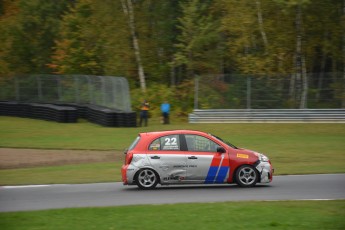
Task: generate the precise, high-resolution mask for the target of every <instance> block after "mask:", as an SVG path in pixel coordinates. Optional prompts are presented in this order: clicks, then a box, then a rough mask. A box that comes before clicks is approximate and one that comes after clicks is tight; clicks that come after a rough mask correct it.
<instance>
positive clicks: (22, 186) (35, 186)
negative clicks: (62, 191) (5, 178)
mask: <svg viewBox="0 0 345 230" xmlns="http://www.w3.org/2000/svg"><path fill="white" fill-rule="evenodd" d="M48 186H51V185H48V184H40V185H18V186H1V187H0V188H4V189H12V188H40V187H48Z"/></svg>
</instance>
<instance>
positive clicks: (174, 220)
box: [0, 200, 345, 230]
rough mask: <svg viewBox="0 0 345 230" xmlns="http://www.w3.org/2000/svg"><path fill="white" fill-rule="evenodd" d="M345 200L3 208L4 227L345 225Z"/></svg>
mask: <svg viewBox="0 0 345 230" xmlns="http://www.w3.org/2000/svg"><path fill="white" fill-rule="evenodd" d="M344 216H345V201H344V200H338V201H276V202H225V203H212V204H173V205H145V206H127V207H107V208H74V209H58V210H48V211H34V212H14V213H0V228H1V229H8V230H10V229H75V230H77V229H186V230H187V229H192V230H195V229H198V230H203V229H207V230H209V229H318V230H319V229H345V219H344Z"/></svg>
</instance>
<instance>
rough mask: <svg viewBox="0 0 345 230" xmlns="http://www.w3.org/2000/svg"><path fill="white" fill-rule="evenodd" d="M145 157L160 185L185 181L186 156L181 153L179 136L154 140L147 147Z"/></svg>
mask: <svg viewBox="0 0 345 230" xmlns="http://www.w3.org/2000/svg"><path fill="white" fill-rule="evenodd" d="M147 156H148V159H149V161H150V164H151V165H152V167H153V168H154V169H155V170H156V171H157V172H158V174H159V176H160V179H161V183H162V184H169V183H178V182H181V181H183V180H184V179H185V177H186V169H187V168H186V164H187V156H186V155H185V154H184V153H183V152H182V151H181V144H180V135H168V136H162V137H159V138H157V139H155V140H154V141H153V142H152V143H151V144H150V145H149V150H148V153H147Z"/></svg>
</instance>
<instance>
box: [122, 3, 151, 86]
mask: <svg viewBox="0 0 345 230" xmlns="http://www.w3.org/2000/svg"><path fill="white" fill-rule="evenodd" d="M121 4H122V8H123V11H124V13H125V14H126V15H127V16H128V25H129V28H130V30H131V35H132V41H133V48H134V54H135V59H136V62H137V66H138V75H139V80H140V88H141V90H142V92H144V93H145V92H146V82H145V74H144V67H143V65H142V62H141V57H140V47H139V41H138V38H137V35H136V28H135V21H134V11H133V4H132V0H121Z"/></svg>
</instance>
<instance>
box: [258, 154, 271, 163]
mask: <svg viewBox="0 0 345 230" xmlns="http://www.w3.org/2000/svg"><path fill="white" fill-rule="evenodd" d="M259 160H260V161H263V162H268V161H269V160H270V159H268V157H267V156H265V155H264V154H261V153H260V155H259Z"/></svg>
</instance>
